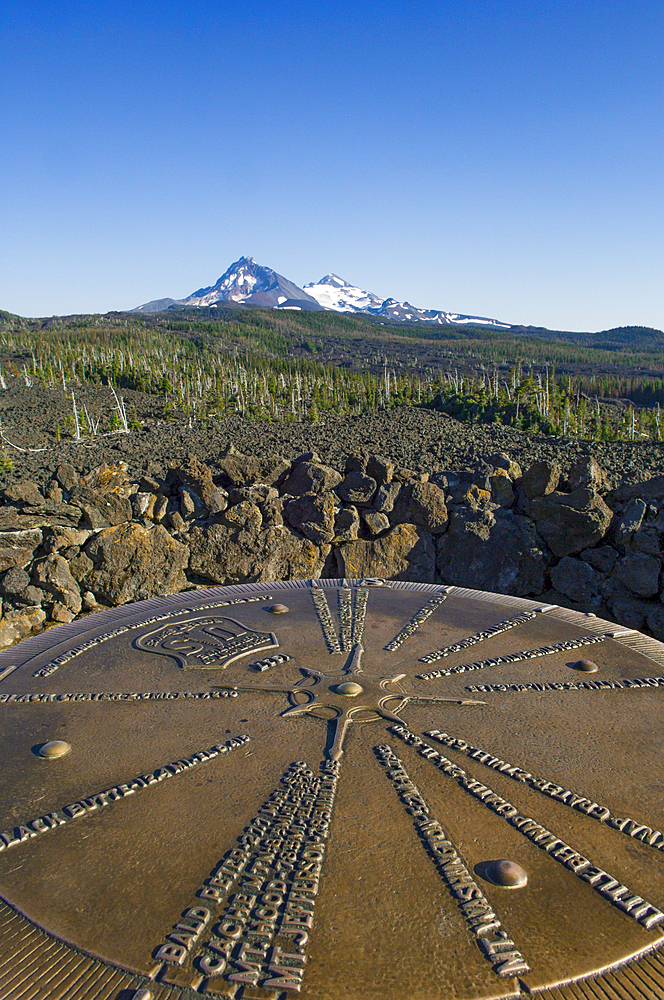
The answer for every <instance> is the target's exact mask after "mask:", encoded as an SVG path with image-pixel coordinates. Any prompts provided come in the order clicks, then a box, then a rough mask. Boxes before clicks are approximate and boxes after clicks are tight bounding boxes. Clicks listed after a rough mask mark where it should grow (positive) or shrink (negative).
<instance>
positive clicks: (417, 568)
mask: <svg viewBox="0 0 664 1000" xmlns="http://www.w3.org/2000/svg"><path fill="white" fill-rule="evenodd" d="M335 556H336V560H337V565H338V567H339V575H340V576H342V577H356V578H358V579H362V578H365V577H382V578H383V579H386V580H410V581H413V582H416V583H434V582H435V579H436V559H435V549H434V543H433V536H432V535H431V533H430V532H428V531H425V530H424V529H423V528H421V527H419V526H418V525H415V524H399V525H397V526H396V527H395V528H393V529H392V530H391V531H390V532H389V533H388V534H387V535H383V536H382V537H381V538H376V539H373V540H372V541H364V540H362V539H358V540H357V541H354V542H346V543H345V544H344V545H340V546H339V547H338V548H337V549H335Z"/></svg>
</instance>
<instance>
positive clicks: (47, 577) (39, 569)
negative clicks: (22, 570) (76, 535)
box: [32, 552, 81, 614]
mask: <svg viewBox="0 0 664 1000" xmlns="http://www.w3.org/2000/svg"><path fill="white" fill-rule="evenodd" d="M32 582H33V584H34V585H35V587H38V588H39V589H40V590H43V591H45V592H46V594H47V595H50V598H51V601H53V602H57V603H59V604H64V606H65V607H66V608H69V610H70V611H73V612H74V613H75V614H78V612H79V611H80V610H81V592H80V589H79V586H78V583H77V582H76V580H75V579H74V577H73V576H72V575H71V572H70V570H69V563H68V562H67V560H66V559H64V558H63V557H62V556H60V555H58V554H57V553H56V552H52V553H51V554H50V555H47V556H45V557H44V558H43V559H37V560H36V561H35V562H34V563H33V565H32Z"/></svg>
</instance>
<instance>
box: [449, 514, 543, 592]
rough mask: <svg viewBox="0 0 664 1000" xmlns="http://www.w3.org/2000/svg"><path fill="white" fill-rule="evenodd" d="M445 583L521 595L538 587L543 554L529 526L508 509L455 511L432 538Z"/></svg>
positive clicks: (541, 585) (538, 589) (539, 587)
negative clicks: (445, 526) (435, 539)
mask: <svg viewBox="0 0 664 1000" xmlns="http://www.w3.org/2000/svg"><path fill="white" fill-rule="evenodd" d="M437 565H438V570H439V572H440V575H441V578H442V580H443V581H444V582H445V583H452V584H455V585H456V586H458V587H471V588H472V589H474V590H489V591H497V592H498V593H501V594H514V595H516V596H521V597H522V596H525V595H527V594H541V592H542V590H543V589H544V571H545V567H546V560H545V555H544V552H543V550H542V546H541V543H540V541H539V539H538V537H537V533H536V531H535V526H534V524H533V523H532V521H530V520H529V519H528V518H526V517H523V516H521V515H520V514H513V513H512V512H511V511H503V510H501V509H496V510H490V509H489V508H486V507H485V508H482V509H479V510H476V511H472V510H455V511H454V512H453V513H452V516H451V518H450V525H449V529H448V531H447V533H446V534H444V535H442V536H441V537H440V538H439V540H438V559H437Z"/></svg>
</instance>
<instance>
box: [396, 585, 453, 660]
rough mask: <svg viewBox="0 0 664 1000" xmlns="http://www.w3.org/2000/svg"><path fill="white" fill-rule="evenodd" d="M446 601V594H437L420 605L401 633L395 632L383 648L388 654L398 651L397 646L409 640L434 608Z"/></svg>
mask: <svg viewBox="0 0 664 1000" xmlns="http://www.w3.org/2000/svg"><path fill="white" fill-rule="evenodd" d="M446 600H447V594H446V593H445V594H438V595H437V596H436V597H432V598H431V600H430V601H427V603H426V604H424V605H422V607H421V608H420V609H419V611H417V612H416V613H415V614H414V615H413V617H412V618H411V619H410V621H409V622H408V624H407V625H404V627H403V628H402V629H401V631H400V632H397V634H396V635H395V636H394V638H393V639H390V641H389V642H388V644H387V645H386V646H384V647H383V648H384V649H386V650H388V651H389V652H390V653H393V652H394V650H395V649H398V648H399V646H401V644H402V643H404V642H405V641H406V639H409V638H410V636H411V635H413V634H414V633H415V632H417V630H418V628H419V627H420V626H421V625H423V624H424V623H425V622H426V621H427V619H428V618H430V617H431V615H432V614H433V613H434V611H435V610H436V608H439V607H440V605H441V604H443V603H444V602H445V601H446Z"/></svg>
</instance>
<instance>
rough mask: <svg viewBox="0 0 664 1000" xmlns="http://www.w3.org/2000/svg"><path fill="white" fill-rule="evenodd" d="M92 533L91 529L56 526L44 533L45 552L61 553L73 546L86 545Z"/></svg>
mask: <svg viewBox="0 0 664 1000" xmlns="http://www.w3.org/2000/svg"><path fill="white" fill-rule="evenodd" d="M91 534H92V531H91V530H90V529H89V528H70V527H67V526H65V525H62V526H60V525H56V526H55V527H53V528H47V529H46V530H45V532H44V550H45V551H46V552H61V551H62V550H63V549H70V548H72V547H73V546H81V545H84V544H85V543H86V542H87V540H88V538H89V537H90V535H91Z"/></svg>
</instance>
